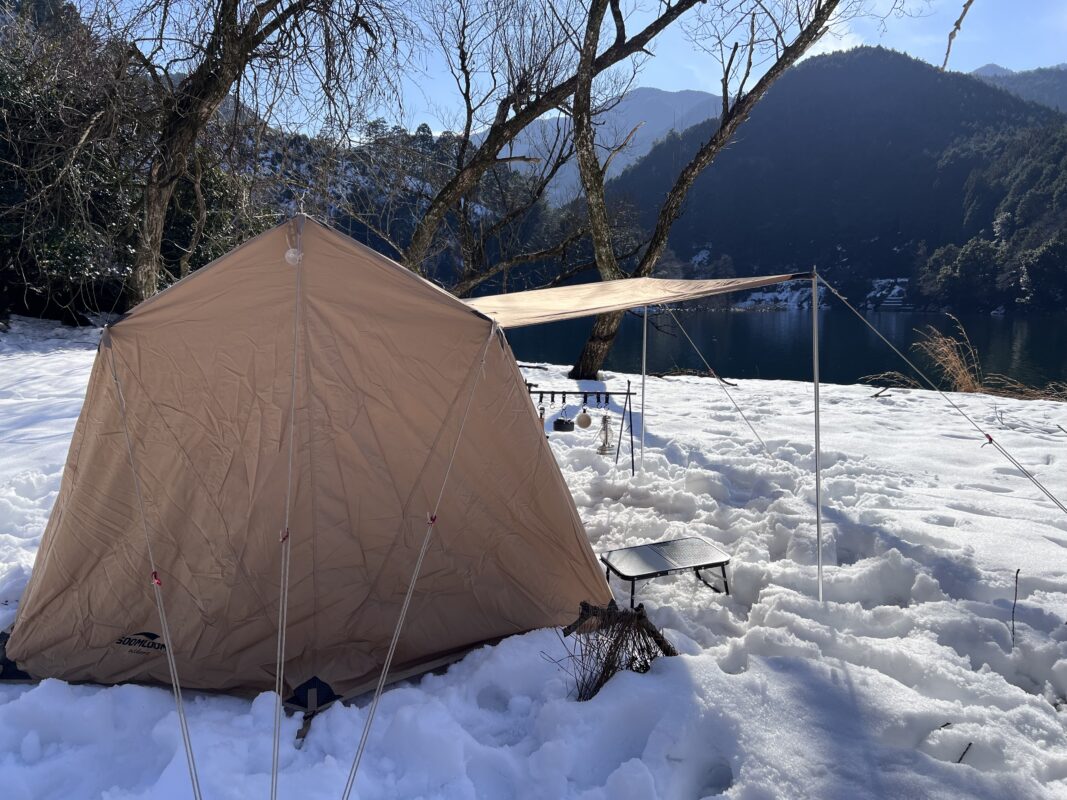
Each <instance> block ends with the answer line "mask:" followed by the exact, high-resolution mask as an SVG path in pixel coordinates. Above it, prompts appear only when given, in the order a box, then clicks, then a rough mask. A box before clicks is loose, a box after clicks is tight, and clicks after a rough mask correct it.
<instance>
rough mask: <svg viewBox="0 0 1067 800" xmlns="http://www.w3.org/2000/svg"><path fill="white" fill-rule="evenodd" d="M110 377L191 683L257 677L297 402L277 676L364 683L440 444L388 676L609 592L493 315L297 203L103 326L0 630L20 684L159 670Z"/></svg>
mask: <svg viewBox="0 0 1067 800" xmlns="http://www.w3.org/2000/svg"><path fill="white" fill-rule="evenodd" d="M301 226H302V227H303V233H302V237H300V242H301V245H302V248H303V257H302V261H301V262H300V266H299V270H300V273H301V274H300V282H301V285H300V296H299V316H298V321H299V325H298V334H299V335H298V338H297V343H296V349H295V354H294V347H293V341H294V337H293V325H294V313H295V311H296V298H297V294H296V268H294V266H293V265H291V264H289V263H287V261H286V258H285V254H286V251H287V250H288V249H290V248H292V247H294V246H296V242H297V240H298V236H297V234H298V232H299V231H298V228H300V227H301ZM483 353H484V354H485V356H484V358H485V362H484V365H482V364H481V363H480V362H481V359H482V354H483ZM294 355H295V359H296V375H297V382H296V386H297V389H296V401H295V408H292V407H291V400H290V397H291V394H290V392H291V384H290V381H291V378H292V371H293V363H294V362H293V359H294ZM112 369H114V373H115V377H116V378H117V380H118V384H119V386H120V387H121V391H122V394H123V396H124V398H125V402H126V409H127V410H126V424H127V426H128V430H129V435H130V439H131V441H132V447H133V452H134V468H135V469H136V475H137V478H138V479H139V481H140V485H141V488H142V493H143V497H144V504H145V516H146V518H147V526H148V535H149V537H150V539H151V547H152V551H153V554H154V557H155V561H156V564H157V568H158V571H159V579H160V580H161V581H162V592H163V600H164V603H165V606H166V611H167V617H168V619H169V623H170V628H171V631H170V633H171V637H172V641H173V648H174V651H175V652H174V656H175V659H176V661H177V666H178V674H179V677H180V679H181V681H182V683H183V685H185V686H187V687H189V688H191V689H201V690H227V691H239V692H248V693H253V692H259V691H264V690H269V689H273V686H274V668H275V656H276V642H277V634H278V631H277V619H278V604H279V596H280V587H279V567H280V557H281V547H280V545H279V533H280V529H281V527H282V526H283V524H284V510H285V498H286V486H287V464H288V440H289V425H290V422H289V421H290V418H291V417H292V419H293V420H294V425H295V428H294V443H295V449H294V456H293V483H292V487H293V489H292V504H291V509H292V510H291V517H290V524H289V530H290V536H291V542H292V556H291V559H292V561H291V577H290V590H289V591H290V594H289V607H288V609H289V610H288V618H289V621H290V622H289V627H288V630H287V639H288V642H287V653H286V666H285V677H286V679H287V684H288V685H287V687H286V690H287V692H292V691H294V690H299V689H300V687H302V686H303V687H309V686H315V687H319V686H321V684H323V683H324V684H325V685H326V686H328V687H329V691H331V692H332V693H334V694H336V695H339V696H350V695H352V694H354V693H358V692H360V691H363V690H364V689H366V688H367V687H368V686H369V685H371V684H372V683H373V682H374V681H375V680H376V679H377V676H378V673H379V670H380V668H381V666H382V664H383V662H384V659H385V654H386V651H387V648H388V645H389V641H390V638H391V636H392V633H393V629H394V626H395V625H396V622H397V618H398V615H399V612H400V607H401V603H402V601H403V598H404V594H405V591H406V589H407V586H408V583H409V581H410V579H411V576H412V568H413V565H414V563H415V558H416V554H417V552H418V550H419V546H420V544H421V540H422V535H423V533H424V531H425V526H426V521H427V520H426V518H427V513H428V512H429V511H430V510H431V509H432V508H433V503H434V502H435V500H436V499H437V496H438V493H439V491H440V489H441V485H442V479H443V477H444V475H445V471H446V468H447V464H448V461H449V457H450V455H451V454H452V451H453V448H455V461H454V464H453V466H452V470H451V473H450V476H449V479H448V485H447V487H446V490H445V492H444V499H443V502H442V504H441V507H440V511H439V512H438V518H437V522H436V525H435V530H434V538H433V542H432V545H431V547H430V550H429V552H428V554H427V556H426V560H425V563H424V565H423V569H422V573H421V576H420V579H419V581H418V583H417V585H416V588H415V593H414V596H413V599H412V602H411V607H410V611H409V613H408V617H407V621H406V624H405V627H404V630H403V633H402V635H401V637H400V642H399V647H398V650H397V654H396V660H395V664H396V673H397V674H410V673H412V672H414V671H417V670H418V669H419V667H420V666H427V667H428V666H431V665H436V664H440V663H442V662H443V661H446V660H448V659H449V658H454V657H455V656H456V654H461V653H462V652H465V651H466V650H468V649H469V648H471V647H473V646H476V645H478V644H480V643H483V642H487V641H493V640H496V639H498V638H500V637H503V636H507V635H510V634H515V633H520V632H524V631H528V630H531V629H534V628H539V627H547V626H557V625H561V624H565V623H567V622H570V621H572V620H573V618H574V617H575V615H576V613H577V610H578V606H579V603H580V602H581V601H583V600H586V601H590V602H594V603H605V602H607V601H608V600H609V599H610V598H611V594H610V591H609V589H608V588H607V585H606V582H605V579H604V576H603V574H602V573H601V571H600V569H599V567H598V565H597V562H596V559H595V556H594V554H593V552H592V550H591V548H590V546H589V543H588V540H587V538H586V535H585V531H584V528H583V526H582V523H581V520H580V519H579V516H578V512H577V509H576V508H575V505H574V501H573V499H572V498H571V495H570V493H569V491H568V488H567V486H566V484H565V482H564V480H563V477H562V474H561V473H560V470H559V468H558V466H557V465H556V462H555V460H554V458H553V456H552V452H551V450H550V449H549V446H548V443H547V442H546V440H545V436H544V431H543V428H542V426H541V424H540V422H539V420H538V417H537V414H536V411H535V409H534V407H533V404H532V403H531V402H530V399H529V396H528V394H527V391H526V387H525V385H524V383H523V378H522V375H521V373H520V372H519V370H518V367H517V365H516V363H515V359H514V357H513V355H512V353H511V350H510V348H509V346H508V344H507V341H506V339H505V338H504V336H503V335H502V333H501V332H500V330H499V329H498V328H496V327H495V326H494V323H493V322H492V321H491V320H489V319H487V318H486V317H484V316H481V315H480V314H478V313H475V312H474V311H472V309H470V308H468V307H467V306H466V305H465V304H464V303H463V302H462V301H460V300H458V299H456V298H455V297H453V296H452V295H450V294H448V293H447V292H444V291H443V290H441V289H439V288H437V287H435V286H433V285H432V284H430V283H429V282H427V281H425V280H423V279H421V278H419V277H417V276H416V275H414V274H413V273H411V272H410V271H408V270H406V269H404V268H403V267H401V266H400V265H398V264H396V263H394V262H392V261H390V260H389V259H387V258H385V257H383V256H381V255H379V254H377V253H375V252H374V251H372V250H369V249H367V248H365V247H363V246H361V245H359V244H357V243H356V242H354V241H352V240H351V239H349V238H347V237H345V236H343V235H341V234H339V233H336V232H334V231H332V230H330V229H328V228H326V227H324V226H322V225H320V224H318V223H316V222H314V221H311V220H307V221H306V222H305V221H304V219H303V218H297V219H296V220H293V221H291V222H290V223H287V224H285V225H282V226H280V227H277V228H275V229H273V230H271V231H268V232H267V233H265V234H263V235H261V236H259V237H257V238H256V239H253V240H251V241H250V242H248V243H246V244H245V245H243V246H242V247H240V248H238V249H237V250H235V251H233V252H232V253H230V254H229V255H227V256H224V257H223V258H222V259H220V260H218V261H216V262H214V263H213V264H211V265H209V266H207V267H205V268H203V269H202V270H199V271H197V272H195V273H193V275H192V276H190V277H189V278H187V279H185V280H183V281H180V282H179V283H177V284H175V285H174V286H172V287H171V288H170V289H168V290H167V291H165V292H163V293H161V294H159V295H157V296H156V297H154V298H152V299H151V300H149V301H146V302H145V303H142V304H141V305H139V306H138V307H136V308H135V309H133V310H132V311H131V312H130V313H129V314H128V315H127V316H126V317H125V318H123V319H122V320H121V321H120V322H118V323H117V324H115V325H113V326H112V327H111V328H110V329H108V330H107V331H106V335H105V336H104V337H103V338H102V341H101V346H100V349H99V352H98V354H97V358H96V362H95V365H94V367H93V370H92V374H91V378H90V381H89V386H88V390H87V394H86V400H85V404H84V407H83V409H82V412H81V416H80V418H79V420H78V423H77V426H76V428H75V432H74V437H73V440H72V442H71V447H70V453H69V456H68V460H67V464H66V468H65V471H64V475H63V480H62V484H61V488H60V492H59V496H58V499H57V501H56V504H55V508H54V510H53V513H52V516H51V518H50V520H49V523H48V526H47V529H46V530H45V533H44V537H43V539H42V542H41V547H40V550H39V552H38V555H37V560H36V563H35V565H34V568H33V573H32V576H31V579H30V582H29V584H28V586H27V589H26V592H25V594H24V596H23V599H22V602H21V604H20V607H19V611H18V616H17V618H16V621H15V625H14V629H13V632H12V635H11V638H10V641H9V642H8V646H7V654H8V656H9V657H10V658H12V659H13V660H14V661H15V662H16V663H17V664H18V665H19V666H20V667H21V668H22V669H24V670H26V671H27V672H29V673H30V674H31V675H32V676H34V677H57V678H63V679H66V680H71V681H93V682H98V683H105V684H107V683H116V682H122V681H137V682H156V683H169V672H168V669H167V664H166V658H165V656H164V654H162V652H161V650H162V646H163V645H162V638H161V636H160V634H161V631H160V626H159V617H158V614H157V609H156V606H155V603H154V599H153V592H152V586H151V576H150V568H149V560H148V552H147V549H146V540H145V533H144V530H143V528H142V521H141V515H140V512H139V510H138V504H137V498H136V495H135V488H134V482H133V471H132V469H131V464H130V459H129V457H128V453H127V446H126V440H125V437H124V434H123V419H122V415H121V413H120V406H119V398H118V394H117V387H116V381H115V380H114V379H113V377H112ZM468 397H471V398H472V399H471V405H470V412H469V417H468V419H467V422H466V425H465V427H464V430H463V435H462V437H458V433H459V428H460V425H461V422H462V417H463V413H464V408H465V407H466V403H467V398H468ZM291 410H292V414H291V413H290V412H291ZM324 691H325V690H324ZM297 693H298V694H299V692H297Z"/></svg>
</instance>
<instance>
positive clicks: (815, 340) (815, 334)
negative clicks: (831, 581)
mask: <svg viewBox="0 0 1067 800" xmlns="http://www.w3.org/2000/svg"><path fill="white" fill-rule="evenodd" d="M811 372H812V383H813V384H814V385H815V551H816V559H817V564H818V573H819V574H818V581H819V602H820V603H821V602H822V601H823V599H822V469H821V463H820V462H821V458H820V445H821V442H820V437H819V274H818V273H817V272H814V271H813V272H812V273H811Z"/></svg>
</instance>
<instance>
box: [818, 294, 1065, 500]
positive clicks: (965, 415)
mask: <svg viewBox="0 0 1067 800" xmlns="http://www.w3.org/2000/svg"><path fill="white" fill-rule="evenodd" d="M815 274H816V275H817V277H818V279H819V280H820V281H822V282H823V285H824V286H825V287H826V288H827V289H829V290H830V291H831V292H833V294H834V296H835V297H836V298H837V299H838V300H840V301H841V302H842V303H844V304H845V305H846V306H847V307H848V309H849V310H850V311H851V312H852V313H853V314H855V315H856V316H857V317H859V319H860V321H861V322H862V323H863V324H864V325H866V326H867V327H868V328H870V329H871V330H872V331H874V333H875V335H876V336H877V337H878V338H879V339H881V340H882V341H883V342H885V343H886V344H887V345H889V349H890V350H892V351H893V352H894V353H896V354H897V355H898V356H900V358H901V359H902V360H903V361H904V363H905V364H907V365H908V366H909V367H911V368H912V369H913V370H915V372H916V373H917V374H918V375H919V377H920V378H922V379H923V380H924V381H926V382H927V384H929V386H930V388H931V389H933V390H934V391H935V392H937V393H938V394H939V395H941V397H943V398H944V400H945V402H946V403H948V404H949V405H950V406H952V407H953V408H954V409H955V410H956V411H957V412H959V414H960V416H961V417H963V418H964V419H965V420H967V421H968V422H969V423H971V425H972V426H973V427H974V429H975V430H976V431H978V432H979V433H980V434H982V435H983V436H984V437H985V438H986V441H985V444H983V445H982V447H985V445H986V444H991V445H993V447H994V448H996V450H997V451H998V452H999V453H1000V454H1001V455H1002V456H1004V458H1006V459H1007V460H1008V461H1009V462H1011V464H1012V466H1014V467H1015V468H1016V469H1017V470H1019V472H1021V473H1022V474H1023V475H1025V476H1026V477H1027V478H1029V479H1030V482H1031V483H1033V484H1034V486H1036V487H1037V488H1038V489H1040V490H1041V491H1042V492H1043V493H1044V495H1045V497H1047V498H1048V499H1049V500H1051V501H1052V502H1053V503H1055V504H1056V506H1057V507H1058V508H1059V509H1060V511H1062V512H1063V513H1064V514H1067V506H1065V505H1064V504H1063V502H1062V501H1061V500H1060V499H1059V498H1057V497H1056V495H1054V494H1053V493H1052V492H1050V491H1049V490H1048V489H1047V488H1045V485H1044V484H1043V483H1041V481H1039V480H1038V479H1037V478H1036V477H1034V476H1033V475H1032V474H1031V473H1030V471H1029V470H1028V469H1026V467H1024V466H1023V465H1022V464H1020V463H1019V460H1018V459H1017V458H1015V456H1013V455H1012V454H1011V453H1009V452H1008V451H1007V449H1005V448H1004V446H1003V445H1001V444H1000V442H997V441H994V439H993V437H992V436H990V435H989V434H988V433H986V432H985V431H984V430H983V429H982V426H980V425H979V424H978V423H977V422H975V421H974V420H973V419H972V418H971V416H970V415H969V414H968V413H967V412H966V411H964V410H963V409H962V408H960V407H959V406H958V405H957V404H956V403H954V402H953V401H952V398H950V397H949V396H948V395H947V394H945V393H944V392H943V391H941V389H940V388H938V386H937V384H935V383H934V382H933V381H932V380H930V378H928V377H927V375H926V373H925V372H923V371H922V370H921V369H919V368H918V367H917V366H915V364H913V363H912V361H911V359H909V358H908V357H907V356H906V355H904V354H903V353H902V352H900V351H899V350H898V349H897V348H896V347H895V346H894V345H893V343H892V342H890V341H889V340H888V339H887V338H885V337H884V336H883V335H882V334H881V333H880V332H879V330H878V329H877V328H875V327H874V326H873V325H872V324H871V323H870V322H868V321H867V318H866V317H864V316H863V315H862V314H861V313H860V312H859V311H857V310H856V309H855V307H854V306H853V305H852V303H850V302H848V300H847V299H846V298H845V296H844V295H843V294H841V292H839V291H837V289H835V288H834V287H833V286H831V285H830V284H829V283H827V282H826V279H825V278H824V277H822V275H818V273H815Z"/></svg>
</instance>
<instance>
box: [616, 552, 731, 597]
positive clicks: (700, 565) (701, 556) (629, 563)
mask: <svg viewBox="0 0 1067 800" xmlns="http://www.w3.org/2000/svg"><path fill="white" fill-rule="evenodd" d="M600 560H601V561H602V562H603V563H604V566H605V567H607V569H606V570H605V577H606V578H607V580H608V582H609V583H610V582H611V573H613V572H614V573H615V574H616V575H618V576H619V577H620V578H622V579H623V580H624V581H629V582H630V608H633V607H634V589H635V587H636V585H637V582H638V581H643V580H649V579H651V578H661V577H663V576H664V575H670V574H671V573H672V572H687V571H689V570H693V573H694V574H695V575H696V576H697V578H699V579H700V581H701V582H702V583H704V584H705V585H706V586H708V587H709V588H711V589H712V590H713V591H716V592H719V593H720V594H721V593H724V592H725V593H726V594H730V584H729V582H727V580H726V565H727V564H729V563H730V554H729V553H726V552H724V551H723V550H721V549H720V548H718V547H716V546H715V545H713V544H712V543H711V542H709V541H708V540H707V539H704V538H702V537H700V536H687V537H685V538H682V539H671V540H669V541H666V542H654V543H653V544H639V545H636V546H635V547H623V548H622V549H620V550H609V551H607V552H606V553H601V554H600ZM714 567H718V568H719V571H720V573H721V574H722V587H723V588H722V589H720V588H718V587H717V586H714V585H713V584H710V583H708V581H707V580H705V578H704V576H703V575H701V574H700V570H702V569H712V568H714Z"/></svg>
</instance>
